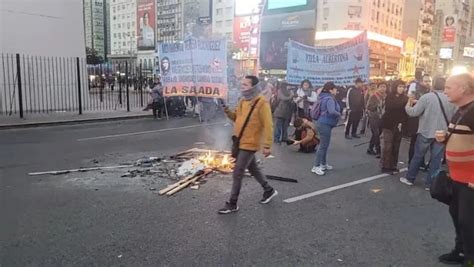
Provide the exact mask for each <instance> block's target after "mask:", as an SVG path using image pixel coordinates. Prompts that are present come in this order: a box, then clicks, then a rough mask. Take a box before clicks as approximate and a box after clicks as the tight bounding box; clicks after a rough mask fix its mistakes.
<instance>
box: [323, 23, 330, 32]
mask: <svg viewBox="0 0 474 267" xmlns="http://www.w3.org/2000/svg"><path fill="white" fill-rule="evenodd" d="M328 28H329V25H328V24H327V23H324V24H323V31H327V30H328Z"/></svg>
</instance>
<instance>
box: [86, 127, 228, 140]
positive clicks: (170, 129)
mask: <svg viewBox="0 0 474 267" xmlns="http://www.w3.org/2000/svg"><path fill="white" fill-rule="evenodd" d="M219 124H224V122H217V123H208V124H195V125H189V126H182V127H175V128H166V129H159V130H152V131H143V132H134V133H125V134H113V135H104V136H96V137H88V138H81V139H77V141H79V142H82V141H90V140H99V139H108V138H116V137H123V136H133V135H140V134H149V133H160V132H168V131H174V130H184V129H191V128H197V127H203V126H213V125H219Z"/></svg>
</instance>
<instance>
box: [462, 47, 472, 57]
mask: <svg viewBox="0 0 474 267" xmlns="http://www.w3.org/2000/svg"><path fill="white" fill-rule="evenodd" d="M463 55H464V56H465V57H474V47H464V54H463Z"/></svg>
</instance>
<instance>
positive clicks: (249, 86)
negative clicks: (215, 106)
mask: <svg viewBox="0 0 474 267" xmlns="http://www.w3.org/2000/svg"><path fill="white" fill-rule="evenodd" d="M258 83H259V80H258V78H257V77H255V76H245V78H244V79H243V80H242V83H241V89H240V90H241V93H242V99H241V100H240V102H239V103H238V105H237V109H236V111H235V112H233V111H231V110H230V109H229V108H228V107H225V109H224V111H225V113H226V115H227V116H228V117H229V119H231V120H232V121H234V133H233V135H234V137H236V138H237V139H239V142H237V143H238V148H239V150H238V155H237V158H236V162H235V167H234V172H233V174H232V178H233V184H232V190H231V194H230V199H229V201H228V202H226V203H225V207H224V208H222V209H220V210H219V211H218V213H219V214H228V213H232V212H237V211H238V210H239V207H238V206H237V200H238V198H239V194H240V188H241V187H242V178H243V177H244V174H245V170H246V169H248V170H249V172H250V174H251V175H252V176H253V177H255V179H256V180H257V182H259V183H260V185H261V186H262V188H263V191H264V193H263V198H262V200H260V203H262V204H267V203H269V202H270V200H272V198H273V197H275V196H276V195H277V194H278V192H277V191H276V190H275V189H273V188H272V187H271V186H270V185H269V184H268V182H267V181H266V179H265V175H264V174H263V173H262V171H261V170H260V168H259V167H258V164H257V161H256V160H255V152H257V151H258V150H260V147H261V141H262V139H263V151H262V152H263V155H264V156H265V157H267V156H269V155H270V154H271V146H272V143H273V137H272V135H273V125H272V112H271V109H270V104H268V102H267V101H266V100H265V97H264V96H262V95H261V94H260V90H259V88H258V87H259V86H258ZM247 118H248V123H245V121H246V120H247ZM233 139H235V138H233Z"/></svg>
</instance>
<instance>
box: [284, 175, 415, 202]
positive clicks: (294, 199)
mask: <svg viewBox="0 0 474 267" xmlns="http://www.w3.org/2000/svg"><path fill="white" fill-rule="evenodd" d="M406 171H408V168H403V169H401V170H400V173H402V172H406ZM388 176H392V175H390V174H387V173H382V174H379V175H375V176H372V177H367V178H364V179H360V180H357V181H353V182H350V183H345V184H341V185H336V186H333V187H329V188H326V189H322V190H318V191H315V192H312V193H308V194H304V195H301V196H297V197H292V198H288V199H285V200H283V202H285V203H293V202H296V201H300V200H303V199H307V198H310V197H315V196H319V195H322V194H326V193H329V192H333V191H336V190H340V189H344V188H347V187H351V186H354V185H358V184H363V183H368V182H370V181H374V180H378V179H381V178H385V177H388Z"/></svg>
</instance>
